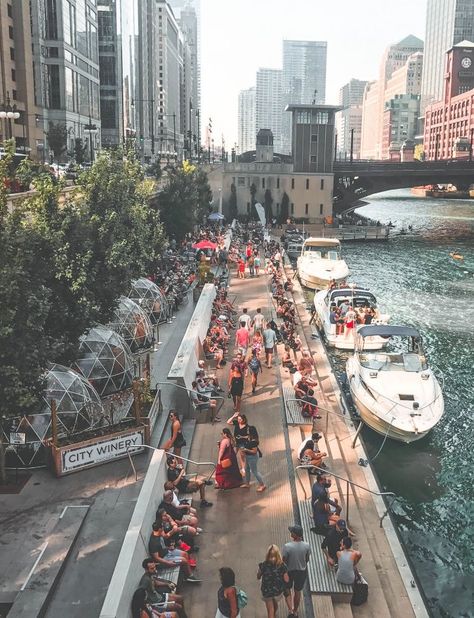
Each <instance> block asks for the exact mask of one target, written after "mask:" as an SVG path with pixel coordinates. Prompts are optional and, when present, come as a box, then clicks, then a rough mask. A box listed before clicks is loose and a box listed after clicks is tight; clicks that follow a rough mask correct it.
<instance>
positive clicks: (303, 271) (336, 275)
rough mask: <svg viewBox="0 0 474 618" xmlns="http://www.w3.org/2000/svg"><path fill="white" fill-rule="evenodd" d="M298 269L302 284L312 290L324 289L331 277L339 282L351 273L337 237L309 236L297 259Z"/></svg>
mask: <svg viewBox="0 0 474 618" xmlns="http://www.w3.org/2000/svg"><path fill="white" fill-rule="evenodd" d="M297 270H298V276H299V278H300V281H301V283H302V285H304V286H305V287H307V288H311V289H312V290H323V289H325V288H327V287H328V286H329V282H330V281H331V279H334V280H335V281H336V282H339V281H343V280H344V279H346V277H347V276H348V275H349V269H348V267H347V264H346V263H345V261H344V260H343V259H342V258H341V243H340V242H339V240H337V238H312V237H310V238H307V239H306V240H305V241H304V243H303V247H302V249H301V255H300V257H299V258H298V261H297Z"/></svg>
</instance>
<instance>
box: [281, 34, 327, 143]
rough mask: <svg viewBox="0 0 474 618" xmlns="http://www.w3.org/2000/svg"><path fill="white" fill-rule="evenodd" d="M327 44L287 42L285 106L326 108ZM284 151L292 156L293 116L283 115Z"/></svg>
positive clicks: (283, 98) (284, 75)
mask: <svg viewBox="0 0 474 618" xmlns="http://www.w3.org/2000/svg"><path fill="white" fill-rule="evenodd" d="M326 60H327V43H326V41H285V40H284V41H283V74H282V88H283V94H282V104H283V109H284V108H285V107H286V105H297V104H304V105H309V104H311V103H315V104H323V103H324V101H325V98H326ZM282 134H283V135H282V149H283V152H285V153H290V152H291V114H290V113H289V112H283V120H282Z"/></svg>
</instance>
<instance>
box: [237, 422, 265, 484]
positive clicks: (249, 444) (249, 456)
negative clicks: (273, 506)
mask: <svg viewBox="0 0 474 618" xmlns="http://www.w3.org/2000/svg"><path fill="white" fill-rule="evenodd" d="M259 444H260V440H259V438H258V432H257V429H256V428H255V427H254V426H253V425H249V428H248V437H247V440H246V442H245V446H244V448H243V451H244V453H245V483H244V484H243V485H241V487H245V488H248V487H250V473H252V474H253V475H254V477H255V478H256V479H257V481H258V487H257V491H258V492H262V491H265V489H266V488H267V487H266V485H265V483H264V482H263V478H262V476H261V474H260V472H259V471H258V460H259V459H260V457H261V451H260V448H259Z"/></svg>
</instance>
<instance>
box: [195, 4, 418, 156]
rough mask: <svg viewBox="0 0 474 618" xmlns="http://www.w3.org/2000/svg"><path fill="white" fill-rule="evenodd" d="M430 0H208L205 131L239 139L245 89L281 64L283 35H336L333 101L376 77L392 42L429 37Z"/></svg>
mask: <svg viewBox="0 0 474 618" xmlns="http://www.w3.org/2000/svg"><path fill="white" fill-rule="evenodd" d="M425 12H426V0H324V1H323V0H201V58H202V60H201V97H202V136H203V140H204V135H205V133H204V127H205V126H206V125H207V123H208V118H209V117H211V118H212V122H213V135H214V139H215V144H216V146H217V144H218V143H219V145H220V140H221V134H222V133H223V134H224V136H225V140H226V149H227V150H230V148H231V147H232V145H233V144H234V142H236V141H237V98H238V93H239V90H242V89H243V88H250V87H251V86H254V85H255V73H256V71H257V69H258V68H260V67H265V68H281V65H282V40H283V39H303V40H315V41H327V42H328V64H327V83H326V103H335V104H336V103H337V102H338V99H337V97H338V91H339V88H340V87H341V86H343V85H344V84H345V83H346V82H347V81H349V80H350V79H351V78H352V77H355V78H358V79H375V78H376V77H377V73H378V67H379V63H380V58H381V56H382V53H383V51H384V49H385V48H386V47H387V45H389V44H390V43H395V42H397V41H399V40H401V39H402V38H404V37H405V36H407V35H409V34H414V35H415V36H418V37H420V38H421V39H423V40H424V33H425Z"/></svg>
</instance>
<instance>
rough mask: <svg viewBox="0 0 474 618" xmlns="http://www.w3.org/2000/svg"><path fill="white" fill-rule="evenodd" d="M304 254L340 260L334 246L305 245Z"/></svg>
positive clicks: (339, 255)
mask: <svg viewBox="0 0 474 618" xmlns="http://www.w3.org/2000/svg"><path fill="white" fill-rule="evenodd" d="M304 252H305V254H306V255H309V256H310V257H312V258H315V259H318V260H340V259H341V253H340V251H339V250H338V249H336V248H334V247H312V246H311V245H306V246H305V248H304Z"/></svg>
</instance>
